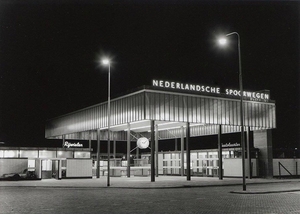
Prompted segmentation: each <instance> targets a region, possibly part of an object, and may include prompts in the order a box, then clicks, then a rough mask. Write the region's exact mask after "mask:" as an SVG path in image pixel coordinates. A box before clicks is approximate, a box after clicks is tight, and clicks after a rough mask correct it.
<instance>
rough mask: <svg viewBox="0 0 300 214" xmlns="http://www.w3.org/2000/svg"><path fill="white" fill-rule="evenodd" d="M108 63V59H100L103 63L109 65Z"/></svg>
mask: <svg viewBox="0 0 300 214" xmlns="http://www.w3.org/2000/svg"><path fill="white" fill-rule="evenodd" d="M109 63H110V61H109V59H103V60H102V64H103V65H109Z"/></svg>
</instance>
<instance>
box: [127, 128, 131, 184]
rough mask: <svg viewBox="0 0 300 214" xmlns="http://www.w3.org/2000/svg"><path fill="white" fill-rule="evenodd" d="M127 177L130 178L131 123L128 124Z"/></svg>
mask: <svg viewBox="0 0 300 214" xmlns="http://www.w3.org/2000/svg"><path fill="white" fill-rule="evenodd" d="M127 177H128V178H130V123H128V124H127Z"/></svg>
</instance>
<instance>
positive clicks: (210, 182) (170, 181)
mask: <svg viewBox="0 0 300 214" xmlns="http://www.w3.org/2000/svg"><path fill="white" fill-rule="evenodd" d="M239 185H240V186H241V190H240V191H231V192H232V193H239V194H265V193H276V192H292V191H300V179H261V178H254V179H246V186H247V190H246V191H243V190H242V179H241V178H224V179H223V180H219V179H218V178H211V177H192V178H191V180H190V181H187V180H186V177H180V176H159V177H156V178H155V182H151V180H150V177H131V178H127V177H111V178H110V186H109V187H107V177H101V178H93V179H62V180H55V179H44V180H34V181H32V180H26V181H0V188H2V187H42V188H130V189H165V188H195V187H209V186H239ZM235 189H236V188H235Z"/></svg>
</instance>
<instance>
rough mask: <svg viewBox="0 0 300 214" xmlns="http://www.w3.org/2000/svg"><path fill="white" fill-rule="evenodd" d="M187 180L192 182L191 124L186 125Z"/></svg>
mask: <svg viewBox="0 0 300 214" xmlns="http://www.w3.org/2000/svg"><path fill="white" fill-rule="evenodd" d="M186 179H187V180H188V181H190V180H191V150H190V123H189V122H187V123H186Z"/></svg>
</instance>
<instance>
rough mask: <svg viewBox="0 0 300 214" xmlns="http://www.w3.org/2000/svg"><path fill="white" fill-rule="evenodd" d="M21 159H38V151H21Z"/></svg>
mask: <svg viewBox="0 0 300 214" xmlns="http://www.w3.org/2000/svg"><path fill="white" fill-rule="evenodd" d="M20 157H21V158H37V157H38V150H20Z"/></svg>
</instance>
